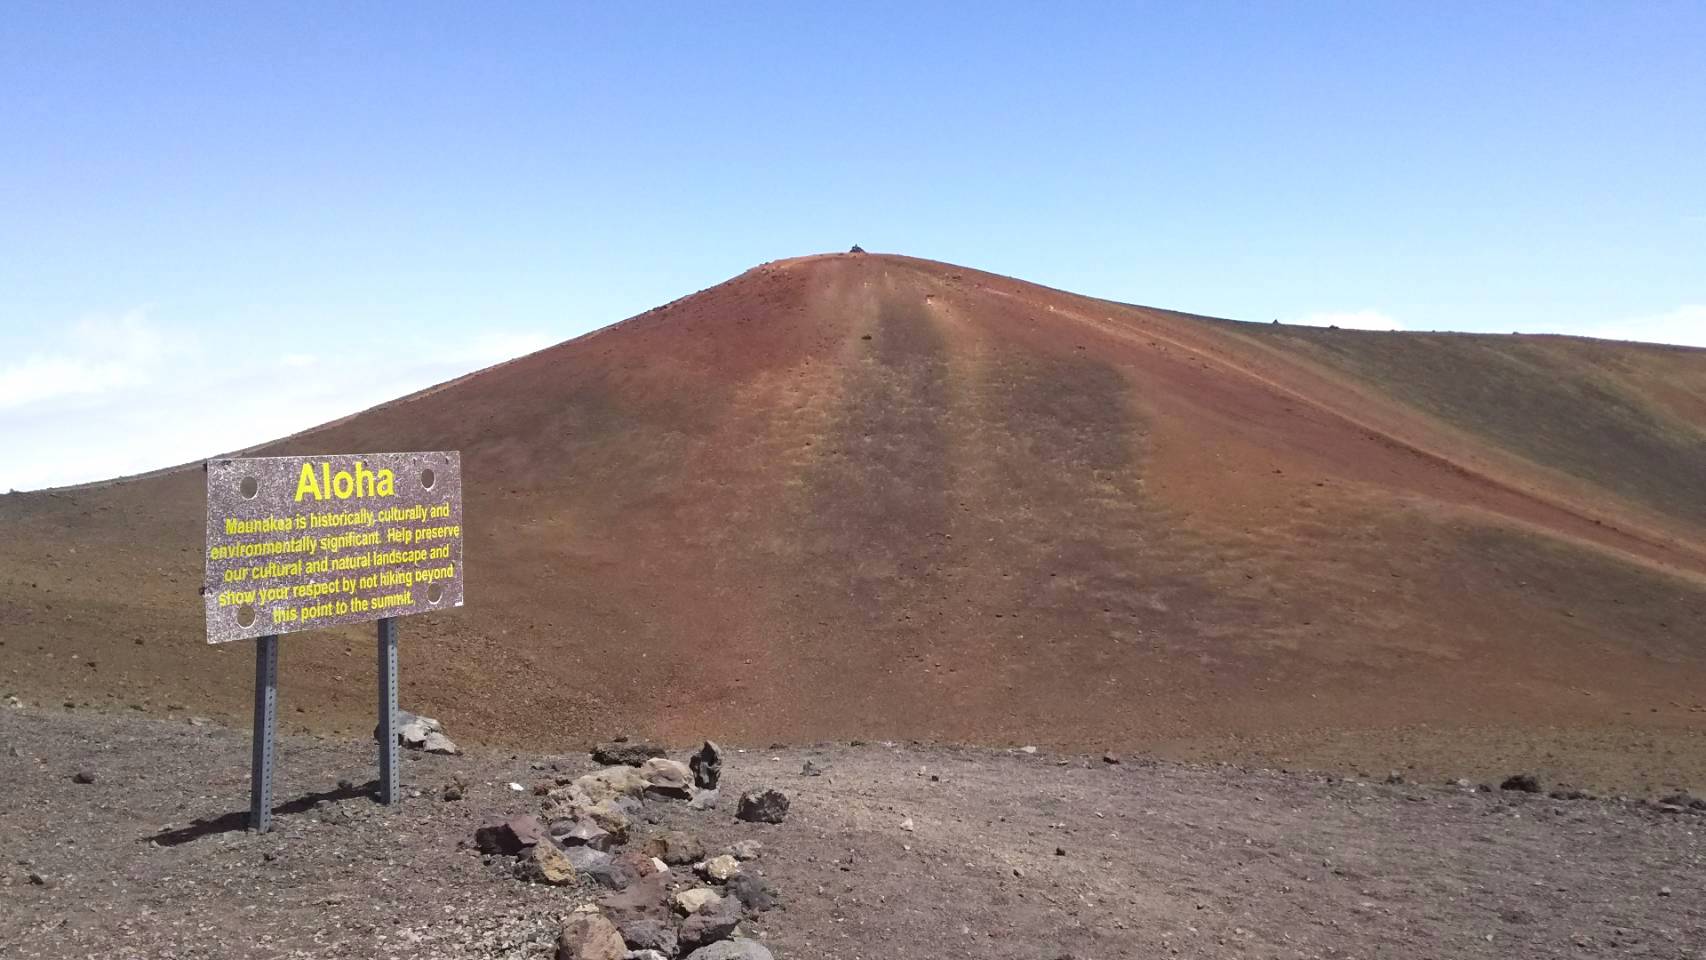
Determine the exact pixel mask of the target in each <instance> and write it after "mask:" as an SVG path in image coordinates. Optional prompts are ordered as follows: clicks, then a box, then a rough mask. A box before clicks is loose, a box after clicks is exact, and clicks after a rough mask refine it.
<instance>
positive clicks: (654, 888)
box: [598, 874, 669, 922]
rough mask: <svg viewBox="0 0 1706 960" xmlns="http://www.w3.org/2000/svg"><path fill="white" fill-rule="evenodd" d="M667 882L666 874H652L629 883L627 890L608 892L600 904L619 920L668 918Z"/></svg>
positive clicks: (614, 918) (612, 917)
mask: <svg viewBox="0 0 1706 960" xmlns="http://www.w3.org/2000/svg"><path fill="white" fill-rule="evenodd" d="M666 882H667V878H666V876H665V875H664V874H652V875H650V876H648V877H646V878H644V879H642V880H638V881H636V882H634V883H632V884H629V885H628V888H627V889H625V890H621V891H618V892H616V893H611V894H606V895H605V896H603V897H601V898H600V899H599V901H598V906H599V907H600V909H602V910H603V911H604V912H605V913H606V914H608V915H609V916H610V917H611V919H613V920H617V921H618V922H625V921H629V920H643V919H646V918H648V917H649V918H652V919H660V920H662V919H668V917H669V906H668V902H669V889H668V887H666V886H665V883H666Z"/></svg>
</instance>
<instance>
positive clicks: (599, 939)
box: [557, 911, 628, 960]
mask: <svg viewBox="0 0 1706 960" xmlns="http://www.w3.org/2000/svg"><path fill="white" fill-rule="evenodd" d="M627 952H628V945H627V944H625V943H623V942H622V934H621V932H620V931H619V930H617V929H616V924H614V923H611V922H610V920H609V918H607V917H605V916H603V915H602V914H599V913H596V912H582V911H576V912H575V913H572V914H570V915H569V919H568V921H567V922H565V923H564V924H563V929H562V932H561V933H559V934H558V935H557V960H622V957H623V956H624V955H626V954H627Z"/></svg>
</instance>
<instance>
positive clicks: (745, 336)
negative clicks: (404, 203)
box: [0, 255, 1706, 782]
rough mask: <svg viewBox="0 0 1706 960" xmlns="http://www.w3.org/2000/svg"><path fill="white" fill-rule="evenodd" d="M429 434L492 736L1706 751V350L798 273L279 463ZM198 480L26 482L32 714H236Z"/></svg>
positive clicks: (935, 268) (1562, 752) (374, 418)
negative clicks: (1201, 313) (448, 501)
mask: <svg viewBox="0 0 1706 960" xmlns="http://www.w3.org/2000/svg"><path fill="white" fill-rule="evenodd" d="M409 449H459V450H461V451H462V462H463V470H464V486H465V512H466V518H467V524H468V541H467V544H466V548H465V549H466V562H467V564H468V577H467V583H468V597H469V600H468V606H467V607H466V608H464V609H463V610H461V611H459V612H456V613H454V614H447V615H443V616H438V617H427V618H416V619H412V620H409V621H407V622H406V623H405V624H404V627H403V637H404V664H405V666H404V671H403V676H404V678H405V683H404V691H405V692H404V701H405V705H407V706H410V707H411V708H414V709H419V710H423V711H425V712H429V713H432V714H435V715H441V716H443V717H444V718H446V719H447V720H448V721H450V722H451V724H452V727H453V730H454V732H455V733H457V734H458V735H459V736H466V737H471V738H474V739H486V740H495V741H512V742H537V743H544V744H558V745H566V744H567V743H569V742H575V741H580V740H584V739H587V738H590V737H594V736H598V735H602V734H608V733H612V732H616V731H619V730H625V731H629V732H632V733H636V734H646V735H652V736H658V737H664V738H672V739H688V738H692V737H697V736H704V735H713V736H718V737H722V738H725V739H730V740H734V741H737V742H767V741H770V740H789V741H810V740H817V739H825V738H847V737H866V738H877V737H890V738H916V739H924V740H955V741H978V742H996V743H1001V742H1022V743H1039V744H1054V745H1063V746H1077V747H1082V748H1085V749H1090V748H1101V747H1112V748H1122V749H1126V748H1138V749H1150V750H1158V751H1168V750H1172V751H1195V752H1206V753H1211V754H1216V755H1221V756H1248V757H1262V758H1266V759H1270V760H1275V761H1276V762H1277V761H1289V762H1297V763H1304V762H1314V763H1324V764H1340V763H1342V764H1359V765H1367V766H1371V767H1372V766H1374V765H1375V764H1386V763H1390V762H1397V761H1402V760H1409V761H1411V762H1415V763H1417V764H1418V765H1419V766H1418V768H1422V767H1437V768H1439V769H1450V768H1453V767H1455V768H1457V769H1459V770H1460V771H1466V770H1467V769H1468V768H1471V767H1473V766H1475V765H1476V764H1477V763H1482V764H1485V765H1489V766H1492V765H1497V764H1501V763H1532V764H1538V765H1540V766H1541V767H1543V768H1549V769H1554V770H1556V771H1558V772H1559V773H1560V774H1562V775H1568V776H1574V777H1577V778H1579V779H1583V780H1587V781H1594V780H1598V781H1602V782H1605V781H1618V782H1621V781H1630V782H1634V781H1641V782H1646V781H1654V782H1657V781H1664V780H1674V779H1677V778H1682V777H1691V776H1697V775H1700V774H1702V773H1706V706H1703V705H1702V704H1706V693H1702V691H1703V690H1706V641H1703V640H1702V631H1703V628H1706V488H1703V487H1702V485H1701V478H1703V477H1706V351H1699V350H1687V349H1682V348H1667V347H1659V346H1648V345H1635V344H1620V343H1608V342H1596V341H1588V340H1580V339H1570V338H1554V337H1505V336H1469V335H1454V334H1453V335H1448V334H1412V333H1371V332H1358V331H1337V330H1306V329H1299V328H1293V327H1283V326H1274V325H1255V324H1240V323H1233V322H1231V321H1224V320H1210V319H1206V318H1200V317H1193V316H1188V315H1185V314H1179V313H1173V312H1168V311H1162V310H1153V309H1148V308H1142V307H1133V306H1127V305H1123V304H1115V303H1110V302H1107V301H1101V300H1095V299H1090V298H1086V297H1081V296H1074V295H1071V294H1066V293H1062V292H1060V291H1056V290H1052V289H1048V288H1044V287H1039V286H1035V285H1032V284H1027V283H1023V282H1019V281H1016V280H1011V279H1007V278H1003V277H998V276H993V275H989V274H985V273H980V272H977V271H973V270H967V269H962V268H958V267H953V266H948V265H944V264H939V263H933V262H929V261H922V260H914V259H908V258H902V257H891V256H876V255H839V256H822V257H807V258H801V259H797V260H789V261H779V262H775V263H771V264H766V265H764V266H761V267H758V268H756V269H754V270H751V271H748V272H747V273H745V274H742V275H741V276H739V277H737V278H735V279H733V280H730V281H729V282H727V283H724V284H722V285H720V286H717V287H714V288H711V289H709V290H706V291H703V292H701V293H698V294H695V295H693V296H690V297H687V298H685V299H682V300H678V301H676V302H674V303H672V304H669V305H667V306H665V307H662V308H659V309H656V310H652V311H650V312H647V313H645V314H642V315H640V316H637V317H634V318H632V319H630V320H627V321H625V322H623V323H621V324H618V325H616V326H613V327H610V328H607V329H605V330H601V331H599V332H597V333H594V334H590V335H588V336H585V337H581V338H579V339H577V340H573V341H570V342H567V343H564V344H561V345H558V346H556V347H552V348H550V349H547V350H544V351H541V352H539V353H536V354H532V355H530V356H527V357H524V358H521V359H518V360H515V361H512V362H510V363H507V364H503V365H501V366H498V367H494V368H492V369H489V370H485V371H482V372H480V373H477V374H474V375H471V376H469V377H465V378H463V379H460V380H457V381H453V382H450V383H447V384H444V385H441V386H439V387H436V388H433V389H431V390H427V391H424V392H422V393H419V394H416V395H414V396H411V397H407V398H404V399H402V400H399V401H396V402H393V403H390V404H387V405H384V406H381V407H377V408H374V409H372V410H368V411H366V412H364V413H361V414H359V415H356V416H353V417H350V418H347V419H345V420H342V421H338V422H336V423H332V424H328V425H326V426H324V427H321V428H317V429H314V430H311V431H308V432H306V433H304V434H301V435H298V436H295V437H291V438H288V439H285V440H281V441H278V442H276V443H273V444H269V445H267V446H265V447H262V448H259V449H258V450H256V451H253V452H254V453H257V454H281V453H307V452H358V451H367V450H409ZM202 484H203V479H202V474H201V471H200V470H199V469H198V468H196V467H188V468H182V469H177V470H171V471H165V472H162V473H158V474H153V475H149V476H145V477H139V478H133V479H128V480H121V481H115V482H111V483H105V484H97V485H92V486H88V487H81V488H74V489H66V490H60V491H49V492H41V493H27V494H14V495H11V496H7V497H4V498H0V532H3V534H4V535H3V537H0V633H3V635H4V636H3V640H4V647H3V648H0V661H3V662H4V664H5V667H6V674H5V676H4V680H5V684H6V685H7V686H9V687H10V688H12V691H13V692H17V693H19V694H20V695H22V696H24V697H25V698H26V699H42V698H45V697H49V696H51V697H52V698H54V699H64V698H70V699H71V700H73V701H74V702H79V703H81V702H85V701H87V702H93V703H96V704H102V703H108V702H121V703H133V704H138V705H141V706H143V707H144V708H145V709H150V710H155V711H163V710H167V709H169V708H177V709H189V710H194V711H199V712H205V713H212V714H221V713H223V714H226V715H230V716H234V717H240V716H242V715H243V713H244V711H245V709H246V705H247V701H248V697H249V684H250V680H249V676H250V674H249V671H250V664H249V659H248V650H249V648H248V646H247V645H241V644H239V645H228V646H223V647H217V648H209V647H207V646H206V645H204V644H203V643H202V627H201V620H200V618H201V606H200V603H199V601H198V598H197V596H196V590H197V587H198V586H199V583H200V566H201V563H202V559H201V544H200V538H201V535H202V528H203V511H204V509H205V508H204V500H203V490H202ZM368 635H369V634H368V633H367V632H366V631H362V630H337V631H328V632H324V633H307V634H300V635H293V636H290V637H288V638H286V641H285V642H284V644H283V645H282V647H283V658H282V659H283V663H282V678H283V685H284V694H283V697H284V703H285V704H286V709H287V711H288V710H290V709H292V708H299V709H300V710H301V711H302V712H301V713H299V714H290V715H292V716H296V717H297V719H299V720H300V721H301V722H302V723H303V724H304V725H306V726H308V727H311V728H319V729H341V730H354V729H363V728H364V727H365V726H366V725H367V724H368V723H369V722H370V721H369V720H368V719H367V717H368V715H369V713H370V711H371V687H370V685H371V678H372V665H371V661H372V655H371V650H372V648H371V644H370V642H368V640H367V639H366V638H367V636H368ZM1381 769H1384V767H1383V766H1382V767H1381Z"/></svg>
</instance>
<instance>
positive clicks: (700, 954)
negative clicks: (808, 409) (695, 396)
mask: <svg viewBox="0 0 1706 960" xmlns="http://www.w3.org/2000/svg"><path fill="white" fill-rule="evenodd" d="M855 252H856V253H864V252H865V251H863V250H856V251H855ZM686 960H775V957H774V956H773V955H772V954H771V953H770V948H768V947H766V946H765V945H764V944H762V943H759V942H758V941H757V940H748V939H746V938H745V937H741V938H739V939H736V940H723V941H721V942H718V943H713V944H711V945H710V946H708V947H701V948H699V949H698V950H695V951H693V952H692V953H690V954H688V955H687V958H686Z"/></svg>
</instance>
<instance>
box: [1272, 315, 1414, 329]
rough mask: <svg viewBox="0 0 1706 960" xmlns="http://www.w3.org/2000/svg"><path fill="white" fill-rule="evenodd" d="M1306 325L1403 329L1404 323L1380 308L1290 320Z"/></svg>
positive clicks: (1307, 316)
mask: <svg viewBox="0 0 1706 960" xmlns="http://www.w3.org/2000/svg"><path fill="white" fill-rule="evenodd" d="M1289 322H1291V323H1293V324H1297V325H1299V326H1304V327H1340V328H1342V329H1345V330H1402V329H1404V325H1403V324H1402V323H1399V322H1398V321H1397V320H1394V319H1393V318H1392V317H1389V316H1387V315H1386V314H1384V313H1381V312H1380V311H1379V310H1341V311H1324V312H1320V313H1311V314H1308V315H1306V316H1302V317H1299V318H1297V319H1296V320H1292V321H1289Z"/></svg>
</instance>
